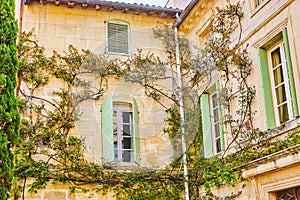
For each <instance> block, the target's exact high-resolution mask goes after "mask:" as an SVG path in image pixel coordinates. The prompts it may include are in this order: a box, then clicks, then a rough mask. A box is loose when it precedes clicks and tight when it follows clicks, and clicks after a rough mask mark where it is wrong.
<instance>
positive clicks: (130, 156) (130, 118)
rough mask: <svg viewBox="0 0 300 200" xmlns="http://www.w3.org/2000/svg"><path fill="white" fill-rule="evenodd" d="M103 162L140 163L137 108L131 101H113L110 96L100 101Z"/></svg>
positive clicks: (119, 163) (133, 101) (118, 163)
mask: <svg viewBox="0 0 300 200" xmlns="http://www.w3.org/2000/svg"><path fill="white" fill-rule="evenodd" d="M101 128H102V152H103V163H104V164H107V163H115V164H117V165H123V164H134V163H137V164H140V151H139V135H138V129H139V128H138V108H137V103H136V101H135V99H134V98H133V99H132V103H127V102H113V99H112V96H110V97H108V98H106V99H105V100H104V101H103V103H102V127H101Z"/></svg>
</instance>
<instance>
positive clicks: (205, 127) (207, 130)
mask: <svg viewBox="0 0 300 200" xmlns="http://www.w3.org/2000/svg"><path fill="white" fill-rule="evenodd" d="M200 103H201V116H202V132H203V147H204V157H205V158H209V157H212V156H213V155H214V150H213V138H212V127H211V118H210V106H209V95H208V94H202V95H201V97H200Z"/></svg>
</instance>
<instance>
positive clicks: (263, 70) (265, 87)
mask: <svg viewBox="0 0 300 200" xmlns="http://www.w3.org/2000/svg"><path fill="white" fill-rule="evenodd" d="M258 60H259V68H260V79H261V82H262V91H263V98H264V109H265V117H266V124H267V129H273V128H274V127H275V115H274V106H273V99H272V90H271V82H270V75H269V66H268V59H267V53H266V51H265V50H264V49H262V48H259V49H258Z"/></svg>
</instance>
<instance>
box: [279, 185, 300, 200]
mask: <svg viewBox="0 0 300 200" xmlns="http://www.w3.org/2000/svg"><path fill="white" fill-rule="evenodd" d="M275 195H276V200H300V187H296V188H291V189H287V190H281V191H278V192H276V193H275Z"/></svg>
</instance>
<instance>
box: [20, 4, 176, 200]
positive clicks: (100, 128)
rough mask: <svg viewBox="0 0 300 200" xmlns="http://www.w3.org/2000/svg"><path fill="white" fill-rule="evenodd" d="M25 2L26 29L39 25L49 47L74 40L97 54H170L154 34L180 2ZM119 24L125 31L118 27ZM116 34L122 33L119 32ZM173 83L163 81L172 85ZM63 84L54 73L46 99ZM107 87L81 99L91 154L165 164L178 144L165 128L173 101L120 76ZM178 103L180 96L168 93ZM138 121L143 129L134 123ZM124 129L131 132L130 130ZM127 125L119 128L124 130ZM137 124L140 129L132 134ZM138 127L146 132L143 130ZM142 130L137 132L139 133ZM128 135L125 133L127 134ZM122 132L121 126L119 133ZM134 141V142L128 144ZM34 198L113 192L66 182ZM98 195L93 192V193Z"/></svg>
mask: <svg viewBox="0 0 300 200" xmlns="http://www.w3.org/2000/svg"><path fill="white" fill-rule="evenodd" d="M19 3H20V4H18V5H19V6H17V8H18V7H19V9H18V12H17V13H18V14H19V27H20V32H23V31H25V32H28V31H31V30H33V34H35V35H36V38H37V39H38V42H39V44H40V45H42V46H44V47H45V49H46V53H47V54H48V55H51V53H52V51H53V50H55V51H58V52H62V51H64V50H66V49H67V48H68V46H69V45H73V46H75V47H76V48H78V49H89V50H90V51H92V52H93V53H95V54H105V55H107V56H108V57H111V58H119V59H121V60H126V59H128V58H129V56H130V55H131V54H133V53H135V52H137V51H138V49H142V50H143V52H145V53H147V52H152V53H155V55H157V56H159V57H160V59H162V60H164V59H166V56H167V55H166V53H165V51H164V47H163V45H162V43H161V42H160V41H159V40H158V39H156V38H154V35H153V28H155V27H164V26H165V25H172V24H173V23H174V20H175V14H176V13H177V12H181V10H179V9H173V8H162V7H155V6H149V5H143V4H127V3H117V2H111V1H87V2H86V1H64V0H62V1H52V0H50V1H48V0H46V1H39V0H38V1H35V0H25V1H21V2H19ZM114 31H116V32H117V33H115V32H114ZM114 34H119V35H118V36H117V37H116V38H114V37H113V35H114ZM169 84H170V83H169V82H166V83H163V85H165V86H167V85H169ZM61 86H62V84H61V83H60V82H59V81H58V80H56V79H53V80H51V81H50V83H49V84H48V85H47V86H46V87H44V88H43V89H42V90H41V91H39V95H41V96H43V97H44V98H46V99H52V98H53V91H55V90H56V89H57V88H58V87H61ZM107 86H108V87H107V91H106V92H105V93H104V94H103V96H101V97H100V98H99V99H98V100H87V101H84V102H82V103H81V104H80V105H79V110H80V113H81V114H80V116H79V117H80V120H78V121H77V122H76V127H75V134H76V135H78V136H79V137H82V138H84V141H85V146H86V149H87V152H86V159H87V160H89V161H92V162H95V163H97V164H99V165H103V164H109V165H113V166H115V167H118V168H120V169H132V168H157V169H160V168H163V167H165V166H167V165H168V164H169V163H170V162H171V160H172V156H173V155H174V148H173V145H172V144H171V141H170V140H169V138H168V136H167V135H166V134H163V129H164V128H165V127H166V123H165V121H164V120H165V118H166V117H167V115H166V112H165V108H164V107H163V106H161V105H160V104H159V103H158V102H156V101H155V100H153V99H152V98H149V97H148V96H147V95H145V91H144V87H142V86H141V85H139V84H134V83H129V82H126V81H125V80H123V79H122V78H120V77H118V76H114V75H111V76H110V77H108V82H107ZM162 101H163V102H164V103H165V105H167V106H168V107H170V106H171V105H172V102H169V101H168V100H162ZM113 124H116V125H117V127H120V126H123V128H124V130H125V129H126V127H127V129H128V130H127V129H126V131H128V132H130V134H129V135H131V136H128V137H127V136H126V138H125V139H124V138H123V140H125V141H127V142H126V144H123V145H125V146H126V145H127V146H128V147H127V150H124V149H125V147H124V146H122V143H121V142H120V143H119V142H118V143H116V142H113V140H114V138H113V128H115V127H113ZM131 125H133V126H134V127H135V128H134V129H135V130H134V131H133V130H131V128H130V127H131ZM124 130H123V131H124ZM119 131H120V132H121V131H122V130H119V128H118V132H119ZM132 131H133V132H134V133H132ZM137 133H138V135H137ZM132 134H134V136H132ZM119 135H120V136H119ZM121 135H122V133H118V139H117V140H121V139H120V138H119V137H122V136H121ZM128 148H129V149H128ZM26 195H27V196H26V199H43V200H46V199H105V198H107V199H110V198H111V197H110V195H107V196H106V197H99V196H98V197H97V195H98V194H94V193H93V194H75V195H71V196H70V194H69V188H68V186H65V185H51V184H49V186H48V187H47V188H46V189H45V190H41V192H39V193H38V194H30V193H28V194H26ZM91 196H92V197H93V198H91Z"/></svg>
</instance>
